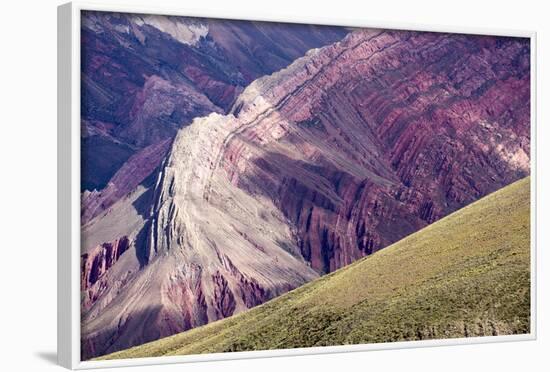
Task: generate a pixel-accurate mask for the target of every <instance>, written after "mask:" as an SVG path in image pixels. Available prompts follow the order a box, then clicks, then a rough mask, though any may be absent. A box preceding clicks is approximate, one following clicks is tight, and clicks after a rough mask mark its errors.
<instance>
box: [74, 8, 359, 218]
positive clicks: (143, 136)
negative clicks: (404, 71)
mask: <svg viewBox="0 0 550 372" xmlns="http://www.w3.org/2000/svg"><path fill="white" fill-rule="evenodd" d="M347 33H348V30H346V29H345V28H342V27H327V26H322V27H321V26H312V25H294V24H285V25H282V24H279V23H266V22H249V21H225V20H216V19H200V18H188V17H169V16H158V15H140V14H119V13H108V12H91V11H85V12H83V14H82V32H81V36H82V67H81V72H82V104H81V111H82V128H83V130H82V132H83V134H84V135H83V138H82V151H83V154H84V155H85V156H84V157H83V162H82V186H81V188H82V191H84V190H87V191H88V192H91V193H92V194H93V195H92V196H93V197H91V198H90V196H88V198H87V199H85V200H84V202H83V216H82V217H83V220H84V221H89V220H90V219H91V218H93V217H94V216H95V215H97V214H98V213H100V211H99V210H98V208H97V206H98V205H104V207H103V208H102V210H105V209H107V208H108V207H110V206H111V205H112V201H113V197H112V196H113V195H112V190H110V191H108V192H107V193H108V194H109V196H108V197H100V195H99V194H100V193H101V191H102V190H103V189H104V188H106V187H109V185H110V184H114V183H115V182H116V181H117V179H112V178H113V177H114V175H115V173H116V172H117V171H119V170H120V169H121V167H122V165H123V164H124V163H125V162H126V161H127V160H128V159H130V157H131V156H132V155H135V154H137V153H139V152H140V151H142V150H143V149H145V148H146V147H147V146H150V145H158V144H159V143H161V142H163V141H165V140H167V139H172V138H173V137H174V136H175V134H176V132H177V130H178V129H179V128H181V127H182V126H185V125H187V124H189V123H190V122H191V121H192V119H193V118H195V117H198V116H204V115H207V114H209V113H211V112H219V113H224V112H227V110H228V109H229V108H230V107H231V105H232V103H233V101H234V100H235V98H236V97H237V96H238V94H239V93H240V92H241V91H242V90H243V89H244V87H246V86H247V85H248V84H249V83H250V82H251V81H252V80H254V79H256V78H257V77H260V76H263V75H265V74H270V73H272V72H274V71H277V70H280V69H281V68H283V67H286V66H287V65H288V64H290V63H291V62H292V61H293V60H295V59H296V58H298V57H301V56H303V55H304V53H305V52H306V51H307V50H309V49H311V48H316V47H320V46H324V45H327V44H331V43H333V42H335V41H338V40H340V39H342V38H343V37H344V36H345V35H346V34H347ZM163 155H165V153H164V154H163ZM155 159H157V158H155ZM159 164H160V161H157V164H156V165H157V166H158V165H159ZM142 180H143V179H136V180H135V181H134V182H133V183H136V182H137V183H139V182H141V181H142ZM115 185H116V186H117V187H118V186H121V184H115ZM111 188H112V187H111ZM94 190H95V192H94ZM88 203H91V204H92V205H94V206H95V207H94V208H92V209H94V210H95V212H93V213H91V211H90V210H88Z"/></svg>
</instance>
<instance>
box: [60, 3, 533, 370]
mask: <svg viewBox="0 0 550 372" xmlns="http://www.w3.org/2000/svg"><path fill="white" fill-rule="evenodd" d="M85 10H94V11H108V12H124V13H143V14H162V15H175V16H191V17H207V18H208V17H214V18H224V19H239V20H254V21H275V22H277V21H278V22H291V23H312V24H318V25H335V26H349V27H370V28H385V29H406V30H414V31H433V32H448V33H463V34H483V35H495V36H515V37H525V38H529V39H530V45H531V154H530V156H531V177H532V182H531V331H530V333H529V334H523V335H510V336H490V337H471V338H459V339H443V340H426V341H407V342H395V343H383V344H365V345H346V346H327V347H312V348H304V349H290V350H267V351H248V352H232V353H217V354H204V355H189V356H171V357H155V358H140V359H127V360H106V361H81V360H80V284H79V283H80V233H81V227H80V14H81V11H85ZM536 46H537V41H536V33H535V32H533V31H512V30H492V29H471V28H464V29H462V28H453V27H445V26H432V25H416V24H393V23H376V22H369V21H368V20H357V21H353V22H350V21H349V20H338V19H319V18H317V17H308V16H293V17H290V16H289V17H277V16H271V15H266V14H257V13H254V12H247V11H238V12H235V13H231V14H226V13H223V14H221V13H219V12H212V11H196V10H189V9H184V8H165V7H159V6H129V5H123V4H119V3H117V2H116V1H111V2H109V3H108V4H107V3H106V4H96V3H87V2H79V1H77V2H71V3H68V4H64V5H61V6H59V7H58V108H57V109H58V232H57V234H58V253H57V270H58V288H57V292H58V294H57V298H58V300H57V306H58V320H57V323H58V342H57V348H58V362H59V364H61V365H62V366H64V367H66V368H70V369H90V368H105V367H120V366H137V365H153V364H172V363H186V362H202V361H220V360H230V359H241V358H268V357H277V356H291V355H312V354H325V353H342V352H356V351H372V350H385V349H399V348H416V347H434V346H444V345H463V344H480V343H489V342H508V341H524V340H534V339H536V324H537V322H536V321H537V314H536V300H537V299H536V257H537V242H536V236H537V235H536V228H537V221H536V201H537V190H536V185H537V172H536V169H537V167H536V164H537V163H536V161H537V159H536V152H537V151H536V145H537V140H536V127H537V120H536V119H537V118H536V107H535V106H536Z"/></svg>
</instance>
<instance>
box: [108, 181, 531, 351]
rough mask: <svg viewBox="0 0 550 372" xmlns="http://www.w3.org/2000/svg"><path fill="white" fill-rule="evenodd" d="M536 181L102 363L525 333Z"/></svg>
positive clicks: (527, 320)
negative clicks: (268, 297)
mask: <svg viewBox="0 0 550 372" xmlns="http://www.w3.org/2000/svg"><path fill="white" fill-rule="evenodd" d="M529 220H530V212H529V178H526V179H523V180H521V181H518V182H516V183H514V184H512V185H510V186H508V187H506V188H504V189H502V190H500V191H497V192H496V193H494V194H491V195H489V196H487V197H485V198H484V199H482V200H480V201H478V202H476V203H473V204H472V205H470V206H468V207H466V208H463V209H462V210H460V211H458V212H456V213H454V214H452V215H450V216H448V217H446V218H444V219H442V220H440V221H438V222H436V223H434V224H432V225H431V226H428V227H427V228H425V229H423V230H421V231H419V232H417V233H415V234H413V235H411V236H409V237H407V238H405V239H403V240H401V241H399V242H398V243H396V244H393V245H392V246H390V247H388V248H386V249H384V250H382V251H379V252H377V253H375V254H374V255H372V256H369V257H367V258H364V259H362V260H359V261H357V262H355V263H354V264H352V265H349V266H347V267H345V268H343V269H340V270H338V271H336V272H334V273H332V274H330V275H327V276H324V277H322V278H320V279H318V280H316V281H314V282H311V283H309V284H306V285H304V286H302V287H300V288H298V289H296V290H294V291H292V292H289V293H287V294H285V295H283V296H281V297H278V298H276V299H274V300H272V301H270V302H267V303H265V304H263V305H261V306H258V307H256V308H254V309H252V310H249V311H247V312H244V313H241V314H239V315H236V316H233V317H231V318H228V319H225V320H221V321H218V322H215V323H211V324H208V325H206V326H203V327H200V328H196V329H193V330H190V331H187V332H184V333H181V334H177V335H174V336H171V337H167V338H164V339H161V340H158V341H155V342H151V343H148V344H145V345H141V346H137V347H134V348H131V349H128V350H124V351H121V352H118V353H114V354H110V355H108V356H105V357H103V359H118V358H133V357H150V356H162V355H182V354H198V353H210V352H225V351H244V350H265V349H280V348H295V347H308V346H323V345H342V344H356V343H374V342H390V341H401V340H418V339H430V338H451V337H465V336H482V335H502V334H515V333H528V332H529V321H530V274H529V262H530V258H529V254H530V228H529V225H530V221H529Z"/></svg>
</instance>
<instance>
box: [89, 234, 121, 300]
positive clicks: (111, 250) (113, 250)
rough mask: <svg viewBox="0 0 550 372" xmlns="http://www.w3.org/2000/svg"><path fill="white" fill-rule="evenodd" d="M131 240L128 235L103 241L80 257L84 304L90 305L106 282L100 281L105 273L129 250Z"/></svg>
mask: <svg viewBox="0 0 550 372" xmlns="http://www.w3.org/2000/svg"><path fill="white" fill-rule="evenodd" d="M129 247H130V241H129V240H128V238H127V237H126V236H123V237H122V238H120V239H116V240H115V241H112V242H108V243H103V244H100V245H98V246H97V247H95V248H93V249H92V250H90V251H89V252H88V253H85V254H83V255H82V256H81V257H80V291H81V292H82V293H83V294H84V296H83V302H82V305H83V307H84V308H85V309H86V308H88V307H90V306H91V305H92V304H93V303H94V302H95V300H96V299H97V298H98V296H99V295H100V294H101V292H102V291H103V290H104V289H105V286H106V285H105V283H99V282H100V279H101V278H102V277H103V276H104V275H105V273H106V272H107V271H108V270H109V269H110V268H111V267H113V265H114V264H115V263H116V262H117V261H118V259H119V258H120V256H121V255H122V254H123V253H124V252H126V251H127V250H128V248H129Z"/></svg>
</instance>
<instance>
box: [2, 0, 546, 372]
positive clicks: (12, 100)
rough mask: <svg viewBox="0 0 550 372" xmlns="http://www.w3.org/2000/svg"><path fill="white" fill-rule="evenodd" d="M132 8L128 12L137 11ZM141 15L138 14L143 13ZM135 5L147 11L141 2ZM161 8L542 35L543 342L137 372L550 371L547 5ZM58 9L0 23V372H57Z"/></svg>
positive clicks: (9, 12) (209, 4)
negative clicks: (479, 29)
mask: <svg viewBox="0 0 550 372" xmlns="http://www.w3.org/2000/svg"><path fill="white" fill-rule="evenodd" d="M127 3H132V2H131V1H130V0H128V1H127ZM136 3H137V2H136ZM139 3H141V4H143V3H145V4H147V2H146V1H145V0H141V1H140V2H139ZM151 3H153V4H154V3H157V4H158V3H161V4H163V5H165V6H174V7H178V6H180V7H181V6H183V7H186V8H200V9H203V10H208V9H217V10H218V11H231V12H235V11H238V10H239V9H245V8H246V9H247V11H248V12H257V13H258V14H263V15H265V14H268V15H269V14H274V15H281V16H284V15H292V16H296V15H308V16H315V17H326V18H333V19H342V20H345V19H349V20H357V19H364V20H365V22H368V21H374V22H391V23H394V22H405V23H416V24H428V25H446V26H455V27H461V26H463V27H487V28H501V29H527V30H535V31H537V32H538V97H537V98H538V100H537V101H538V128H537V129H538V143H539V149H538V160H539V169H538V176H539V177H538V181H539V183H538V190H539V236H538V238H539V239H538V243H539V256H538V269H539V271H538V273H539V277H538V300H539V301H538V314H539V317H538V320H539V322H538V333H539V337H538V340H537V341H529V342H521V343H506V344H488V345H471V346H460V347H457V346H453V347H438V348H426V349H408V350H395V351H376V352H367V353H350V354H339V355H325V356H307V357H292V358H290V357H288V358H275V359H268V360H242V361H230V362H222V363H212V362H210V363H202V364H196V365H185V366H181V365H180V366H174V365H172V366H161V367H148V368H146V367H137V368H135V370H139V371H153V370H155V371H157V370H158V371H181V370H182V369H185V370H186V371H216V370H219V369H220V368H223V369H224V371H227V372H231V371H243V370H244V371H258V370H261V371H266V372H267V371H284V370H288V371H290V370H315V371H342V370H365V369H371V370H376V369H383V370H389V371H391V370H395V369H398V368H399V369H402V370H407V371H415V370H422V371H439V370H441V369H445V370H446V371H464V370H469V371H478V370H488V371H489V370H499V371H527V370H533V371H536V370H541V369H543V368H544V367H546V368H548V367H549V365H550V363H549V362H550V358H549V357H548V354H549V351H548V350H550V329H549V323H548V320H549V319H550V314H549V311H550V309H549V306H548V297H549V290H548V285H547V284H548V283H549V275H548V274H549V272H550V268H549V266H548V265H550V262H549V261H548V255H547V254H546V252H545V251H546V248H547V246H548V243H549V239H548V228H547V227H546V226H545V224H546V223H547V221H548V219H545V217H547V216H548V210H549V208H548V207H549V205H548V202H549V198H548V194H545V193H544V189H543V187H544V186H542V185H543V184H546V185H548V182H546V183H545V181H547V170H546V167H547V166H548V162H547V160H548V156H549V147H550V146H549V147H547V146H548V145H547V143H548V141H550V136H549V129H548V126H547V120H548V118H549V114H548V100H549V99H550V98H549V97H548V94H546V93H547V91H548V89H549V88H548V86H549V84H550V82H549V73H548V72H547V70H548V69H550V62H549V59H550V56H549V53H550V29H549V24H550V23H549V21H548V14H550V13H548V9H544V8H545V7H544V3H545V2H543V1H540V2H537V1H528V0H523V1H503V0H500V1H481V0H455V1H447V2H444V1H441V0H434V1H423V0H378V1H367V0H361V1H359V0H356V1H352V0H332V1H329V0H316V1H309V0H301V1H299V0H276V1H258V0H255V1H248V2H247V1H245V0H230V1H228V0H200V1H195V2H185V1H181V0H180V1H154V0H149V4H151ZM59 4H60V2H59V0H40V1H38V0H35V1H30V0H28V1H10V2H4V3H3V11H2V19H1V21H0V31H1V32H0V51H1V52H0V53H1V54H0V67H1V68H0V97H1V99H0V102H1V106H0V118H1V119H0V126H1V127H0V151H1V156H0V162H1V167H0V172H1V176H0V177H1V178H0V286H1V287H0V320H1V323H0V370H3V371H18V370H25V371H48V370H58V369H60V367H57V366H56V365H55V362H54V361H55V358H56V356H55V352H56V6H57V5H59Z"/></svg>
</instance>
